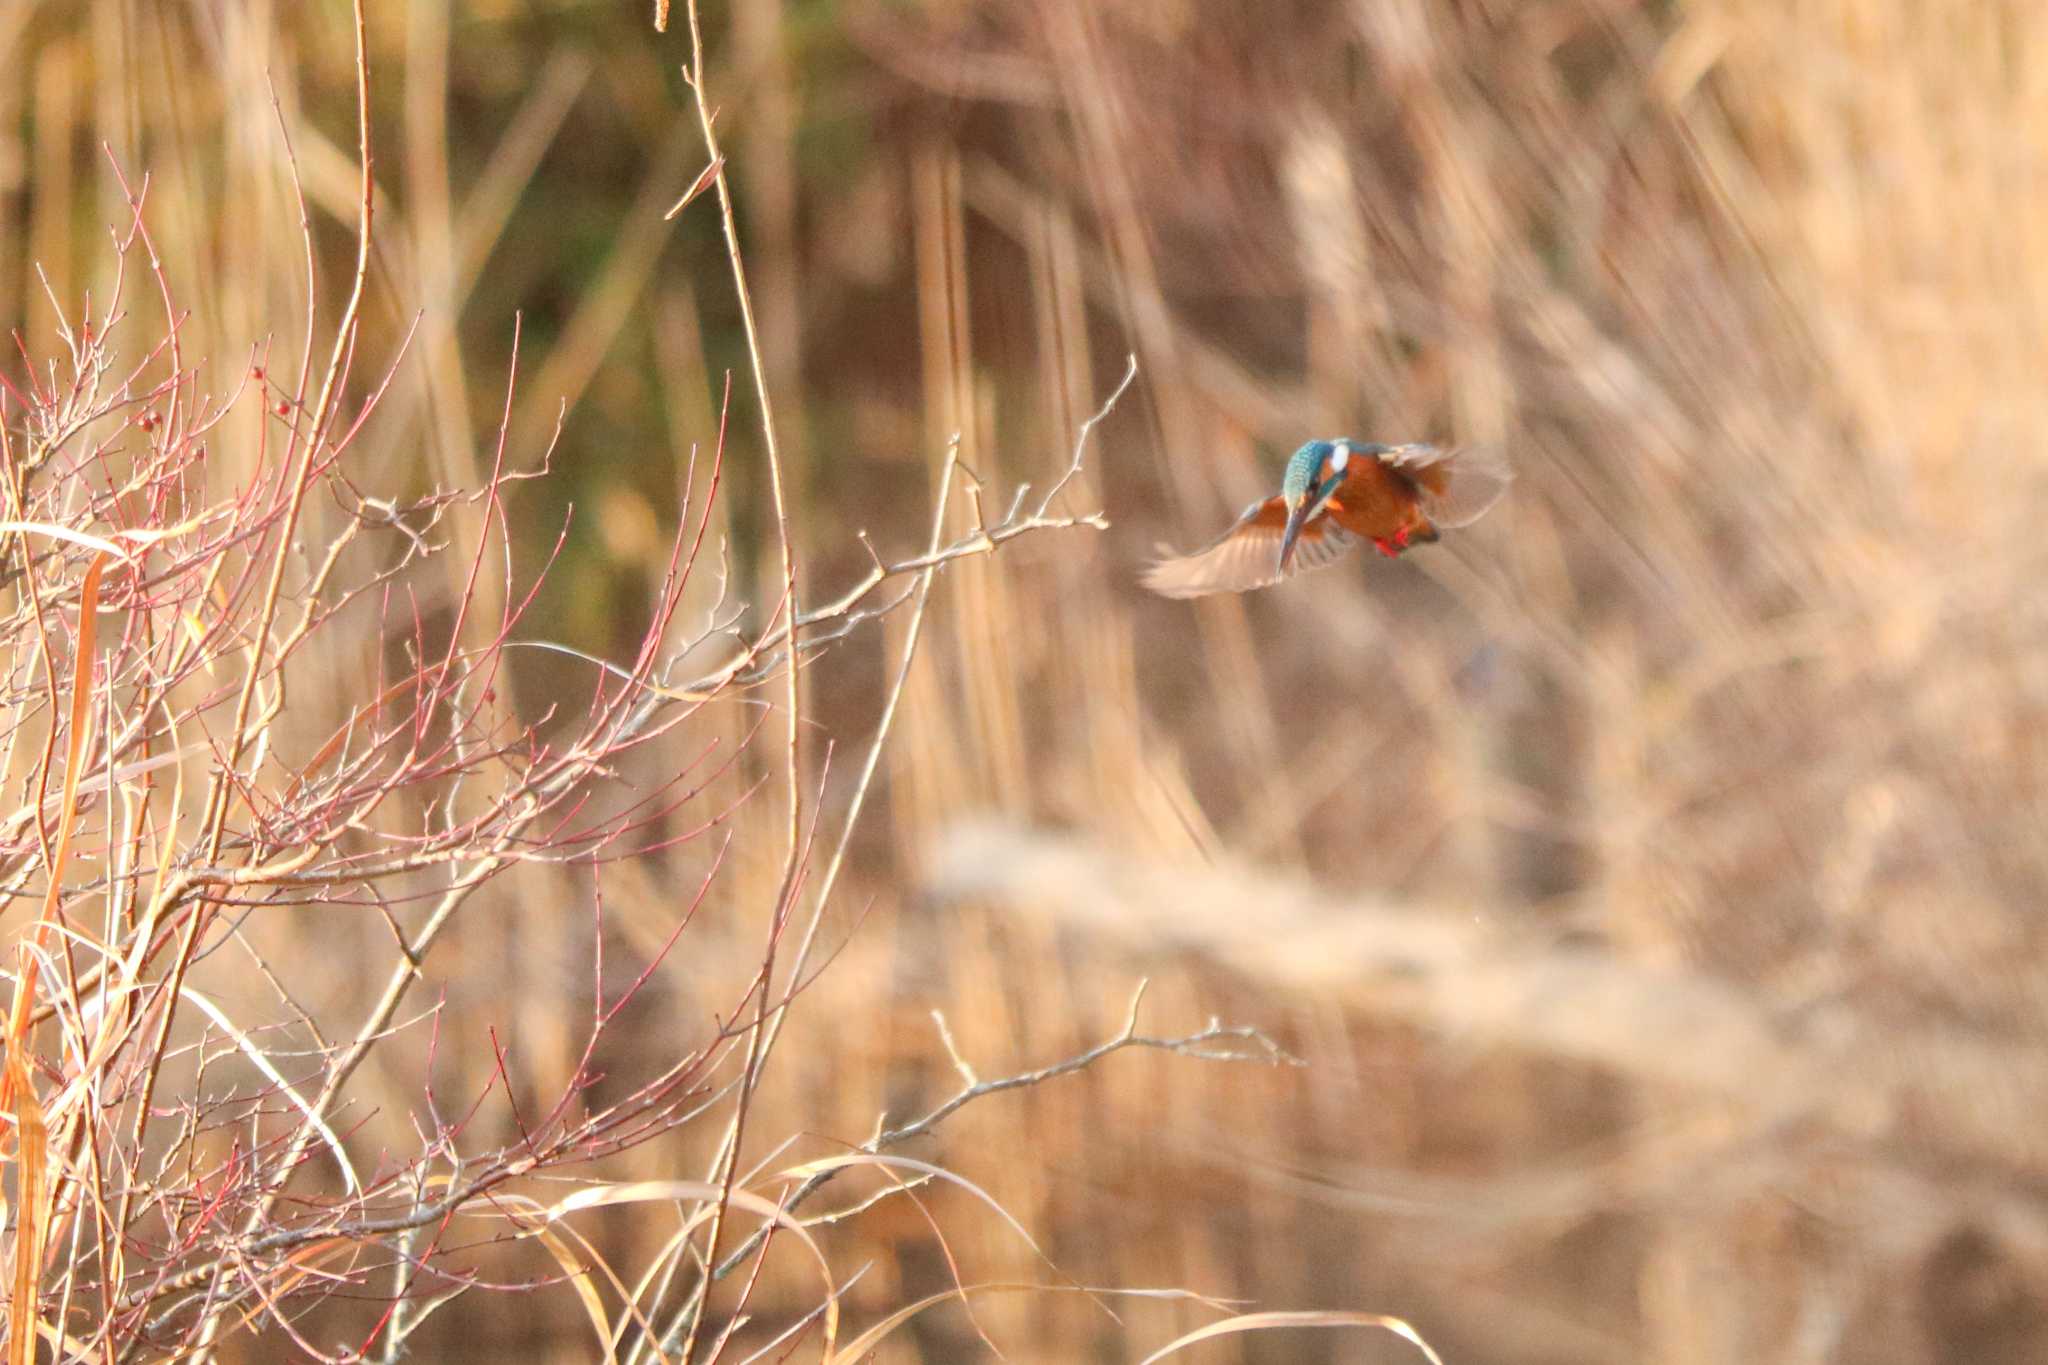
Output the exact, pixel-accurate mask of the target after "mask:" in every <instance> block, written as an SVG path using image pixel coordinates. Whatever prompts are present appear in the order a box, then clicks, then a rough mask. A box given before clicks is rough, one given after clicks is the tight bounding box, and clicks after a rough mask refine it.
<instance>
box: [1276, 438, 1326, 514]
mask: <svg viewBox="0 0 2048 1365" xmlns="http://www.w3.org/2000/svg"><path fill="white" fill-rule="evenodd" d="M1335 449H1336V442H1334V441H1310V442H1309V443H1308V444H1307V445H1305V446H1303V447H1302V448H1301V449H1299V450H1297V451H1295V452H1294V455H1293V457H1292V458H1291V459H1289V460H1288V461H1287V476H1286V477H1285V478H1284V479H1282V480H1281V481H1280V496H1281V497H1283V498H1285V499H1287V505H1288V506H1289V507H1292V506H1294V505H1296V504H1297V503H1300V502H1301V501H1302V500H1303V499H1305V498H1307V497H1308V496H1309V493H1310V490H1312V489H1314V488H1315V487H1316V486H1317V485H1318V484H1319V483H1320V482H1321V481H1322V476H1323V465H1324V464H1325V462H1327V461H1328V460H1329V458H1330V454H1331V452H1332V451H1334V450H1335Z"/></svg>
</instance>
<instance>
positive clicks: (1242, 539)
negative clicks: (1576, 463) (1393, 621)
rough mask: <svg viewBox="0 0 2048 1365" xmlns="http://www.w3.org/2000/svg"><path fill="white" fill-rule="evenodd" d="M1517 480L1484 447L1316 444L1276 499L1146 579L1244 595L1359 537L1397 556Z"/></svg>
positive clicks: (1461, 520)
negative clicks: (1249, 590) (1451, 447)
mask: <svg viewBox="0 0 2048 1365" xmlns="http://www.w3.org/2000/svg"><path fill="white" fill-rule="evenodd" d="M1513 478H1514V475H1513V473H1512V472H1511V471H1510V470H1509V469H1508V467H1507V465H1506V463H1505V462H1504V461H1502V459H1501V458H1500V456H1499V455H1498V454H1497V453H1495V452H1494V451H1493V450H1492V449H1490V448H1488V447H1484V446H1479V447H1464V448H1458V449H1450V448H1445V447H1443V446H1433V445H1425V444H1422V443H1419V442H1417V443H1411V444H1408V445H1398V446H1388V445H1379V444H1377V443H1375V442H1366V441H1354V440H1351V439H1350V438H1348V437H1338V438H1337V439H1335V440H1331V441H1310V442H1309V443H1308V444H1306V445H1304V446H1303V447H1302V448H1301V449H1299V450H1297V451H1295V452H1294V455H1293V458H1291V459H1289V460H1288V461H1287V474H1286V476H1285V477H1284V478H1283V479H1282V481H1281V484H1280V493H1279V495H1278V496H1277V497H1271V498H1264V499H1261V500H1260V501H1258V502H1255V503H1253V504H1252V505H1251V506H1249V507H1247V508H1245V509H1244V512H1243V513H1242V514H1241V515H1240V516H1239V517H1238V519H1237V520H1236V522H1234V523H1233V524H1232V525H1231V527H1230V529H1229V530H1227V531H1225V532H1224V533H1223V534H1222V535H1220V536H1218V537H1217V538H1216V539H1215V540H1213V541H1211V542H1210V543H1209V544H1207V545H1205V546H1203V547H1202V548H1201V549H1199V550H1196V551H1194V552H1193V553H1191V554H1185V555H1174V556H1169V557H1167V558H1164V559H1160V560H1158V561H1156V562H1155V563H1153V564H1152V566H1151V567H1150V568H1148V569H1146V570H1145V575H1144V583H1145V586H1146V587H1148V588H1150V589H1152V591H1154V592H1156V593H1159V594H1161V595H1163V596H1166V597H1204V596H1207V595H1208V594H1210V593H1217V592H1244V591H1247V590H1248V589H1251V588H1264V587H1269V586H1271V585H1272V584H1274V583H1278V582H1279V581H1280V580H1282V579H1284V578H1288V577H1291V576H1292V575H1294V574H1297V573H1305V572H1307V571H1308V570H1310V569H1320V568H1322V567H1323V566H1325V565H1327V564H1334V563H1336V562H1337V560H1339V559H1341V558H1342V557H1343V556H1344V555H1345V554H1346V553H1347V552H1348V551H1349V550H1350V549H1351V548H1352V547H1353V546H1354V545H1357V544H1358V543H1359V542H1360V541H1362V540H1363V541H1370V542H1371V543H1372V546H1373V548H1374V549H1376V550H1378V551H1379V552H1380V553H1381V554H1383V555H1385V556H1387V557H1388V558H1389V559H1392V558H1394V557H1396V556H1398V555H1399V554H1400V553H1401V552H1402V551H1403V550H1406V549H1408V548H1409V547H1410V546H1412V545H1426V544H1428V543H1429V542H1431V541H1433V540H1435V539H1437V537H1438V534H1439V533H1440V532H1442V531H1448V530H1454V529H1456V528H1457V527H1460V526H1469V525H1471V524H1472V523H1473V522H1475V521H1477V520H1479V518H1480V517H1481V516H1482V515H1484V514H1485V512H1486V509H1487V508H1489V507H1491V506H1493V505H1494V503H1496V502H1498V501H1499V500H1500V495H1501V494H1502V493H1504V492H1506V491H1507V486H1508V484H1509V482H1510V481H1511V480H1512V479H1513Z"/></svg>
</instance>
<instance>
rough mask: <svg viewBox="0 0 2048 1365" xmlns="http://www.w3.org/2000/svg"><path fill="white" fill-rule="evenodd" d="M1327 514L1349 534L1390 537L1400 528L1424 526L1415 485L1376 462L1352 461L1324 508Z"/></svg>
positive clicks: (1424, 520)
mask: <svg viewBox="0 0 2048 1365" xmlns="http://www.w3.org/2000/svg"><path fill="white" fill-rule="evenodd" d="M1327 515H1328V516H1329V517H1330V518H1331V519H1332V520H1333V521H1335V522H1336V523H1337V524H1338V525H1339V526H1341V527H1343V528H1344V529H1345V530H1347V531H1349V532H1351V533H1352V534H1353V535H1358V536H1364V537H1365V538H1366V539H1368V540H1392V539H1393V538H1394V537H1395V536H1397V535H1399V534H1400V533H1401V531H1403V530H1404V529H1405V530H1407V531H1408V532H1410V533H1411V534H1413V533H1414V532H1416V531H1418V530H1421V529H1422V528H1424V527H1426V526H1428V524H1429V518H1428V517H1426V516H1424V515H1423V513H1422V504H1421V502H1420V500H1419V499H1418V498H1417V497H1416V493H1415V485H1414V484H1413V483H1412V482H1410V481H1409V479H1408V477H1407V476H1406V475H1405V474H1403V473H1401V472H1400V471H1398V470H1394V469H1389V468H1388V467H1387V466H1386V465H1383V464H1381V463H1379V462H1378V461H1372V462H1370V463H1367V464H1364V465H1362V466H1360V465H1358V464H1357V463H1356V462H1354V465H1353V468H1352V471H1351V474H1350V476H1349V477H1348V478H1346V479H1345V480H1344V483H1343V486H1342V487H1340V488H1339V489H1338V490H1337V492H1336V494H1335V496H1333V497H1332V498H1331V499H1330V501H1329V504H1328V507H1327Z"/></svg>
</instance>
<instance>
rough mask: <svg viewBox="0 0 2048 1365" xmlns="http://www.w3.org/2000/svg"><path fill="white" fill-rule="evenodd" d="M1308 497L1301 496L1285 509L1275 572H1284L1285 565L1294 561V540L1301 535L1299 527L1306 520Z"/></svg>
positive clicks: (1285, 570)
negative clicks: (1283, 529)
mask: <svg viewBox="0 0 2048 1365" xmlns="http://www.w3.org/2000/svg"><path fill="white" fill-rule="evenodd" d="M1308 506H1309V503H1308V499H1307V498H1303V499H1302V500H1301V501H1300V502H1297V503H1296V504H1294V506H1292V507H1290V508H1289V509H1288V510H1287V529H1286V530H1285V531H1282V532H1281V533H1280V562H1279V564H1278V565H1277V566H1276V567H1275V569H1274V572H1275V573H1286V572H1287V566H1288V565H1289V564H1292V563H1293V562H1294V542H1295V541H1296V540H1297V539H1299V538H1300V536H1301V528H1302V526H1303V525H1304V524H1305V523H1306V522H1307V521H1308Z"/></svg>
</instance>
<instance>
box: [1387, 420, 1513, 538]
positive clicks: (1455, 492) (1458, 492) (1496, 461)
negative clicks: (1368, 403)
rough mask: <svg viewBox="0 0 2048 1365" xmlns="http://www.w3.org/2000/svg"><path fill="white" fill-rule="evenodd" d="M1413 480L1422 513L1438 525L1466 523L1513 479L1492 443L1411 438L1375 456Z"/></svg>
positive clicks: (1483, 510) (1496, 498)
mask: <svg viewBox="0 0 2048 1365" xmlns="http://www.w3.org/2000/svg"><path fill="white" fill-rule="evenodd" d="M1380 463H1382V464H1386V465H1391V466H1392V467H1393V468H1395V469H1398V470H1400V471H1401V472H1402V473H1404V474H1406V475H1407V476H1408V477H1409V478H1411V479H1413V480H1414V481H1415V491H1416V493H1417V494H1418V495H1419V496H1420V498H1421V501H1422V511H1423V515H1425V516H1427V517H1428V518H1429V520H1430V524H1431V525H1433V526H1435V527H1437V528H1438V529H1439V530H1456V529H1457V528H1458V527H1460V526H1470V525H1471V524H1472V523H1473V522H1475V521H1477V520H1479V518H1480V517H1482V516H1484V515H1485V514H1486V509H1487V508H1489V507H1491V506H1493V505H1494V504H1495V503H1497V502H1499V501H1500V495H1501V494H1503V493H1505V492H1507V491H1508V485H1509V484H1511V483H1513V482H1514V480H1515V474H1514V471H1513V470H1511V469H1509V468H1508V464H1507V461H1506V460H1504V459H1502V458H1501V454H1500V452H1499V451H1498V450H1495V449H1493V448H1492V447H1491V446H1464V447H1461V448H1458V449H1455V450H1453V449H1446V448H1445V447H1443V446H1432V445H1423V444H1421V443H1419V442H1418V443H1416V444H1412V445H1405V446H1394V447H1391V448H1390V449H1388V450H1386V451H1385V452H1383V453H1382V454H1381V455H1380Z"/></svg>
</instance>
